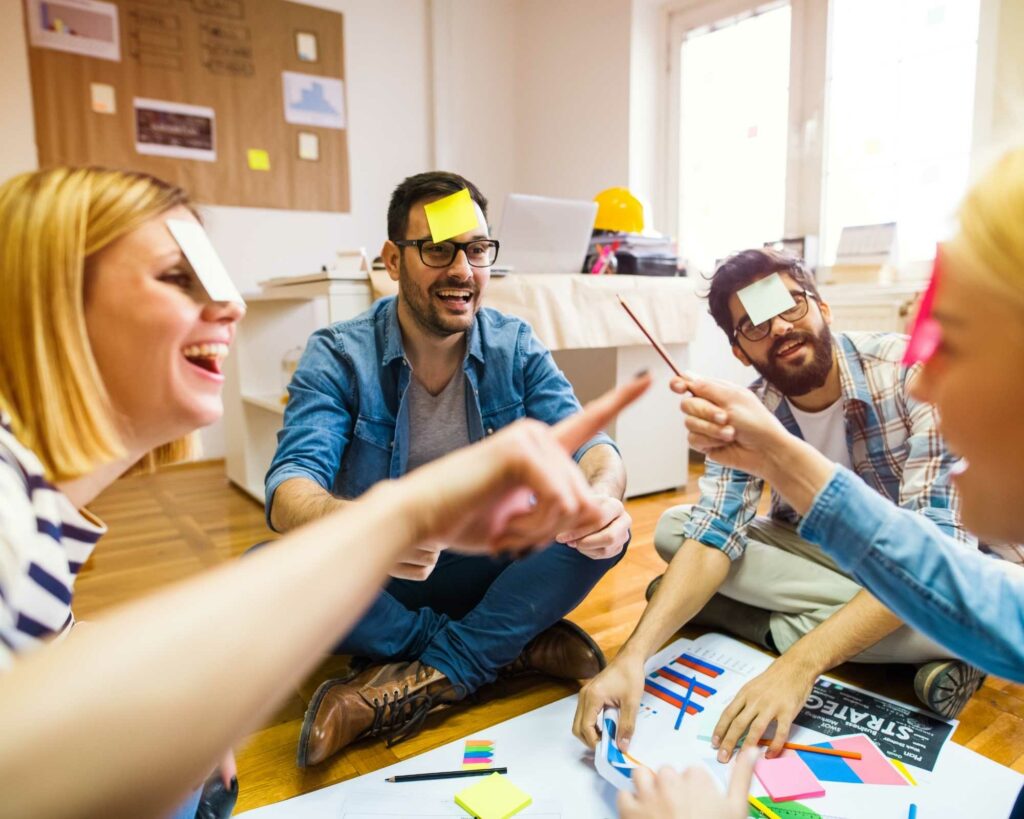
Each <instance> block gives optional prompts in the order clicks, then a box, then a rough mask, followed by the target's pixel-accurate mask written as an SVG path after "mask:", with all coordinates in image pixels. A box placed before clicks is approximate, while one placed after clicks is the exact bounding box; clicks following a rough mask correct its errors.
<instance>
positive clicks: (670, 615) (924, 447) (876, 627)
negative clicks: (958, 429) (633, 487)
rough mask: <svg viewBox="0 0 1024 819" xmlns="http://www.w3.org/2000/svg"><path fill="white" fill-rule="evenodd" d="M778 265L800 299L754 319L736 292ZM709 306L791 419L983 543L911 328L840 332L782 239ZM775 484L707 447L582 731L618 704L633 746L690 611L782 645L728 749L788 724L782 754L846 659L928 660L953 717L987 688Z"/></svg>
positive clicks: (590, 701) (587, 736)
mask: <svg viewBox="0 0 1024 819" xmlns="http://www.w3.org/2000/svg"><path fill="white" fill-rule="evenodd" d="M774 274H778V276H779V278H780V279H781V281H782V283H783V284H784V285H785V287H786V289H787V290H788V291H789V293H790V295H791V296H792V299H793V305H792V306H791V307H790V308H789V309H787V310H785V311H784V312H782V313H780V314H778V315H776V316H774V317H772V318H769V319H768V320H767V321H763V322H761V323H760V324H756V325H755V324H753V323H751V321H750V318H749V317H748V316H747V313H746V310H745V309H744V306H743V303H742V301H741V299H740V297H739V296H738V295H737V294H738V293H739V292H740V291H742V290H743V289H744V288H746V287H748V286H749V285H751V284H753V283H754V282H757V281H760V280H761V279H764V278H765V277H767V276H771V275H774ZM708 307H709V310H710V312H711V315H712V316H713V317H714V319H715V322H716V323H717V324H718V326H719V327H720V328H721V329H722V330H723V332H724V333H725V334H726V336H728V338H729V341H730V343H731V345H732V351H733V354H734V355H735V356H736V358H737V359H739V360H740V361H741V362H742V363H743V364H745V365H749V366H753V367H754V369H755V370H757V372H758V373H759V374H760V376H761V378H760V379H758V380H757V381H756V382H754V384H753V385H752V386H751V389H752V390H753V391H754V392H755V393H756V394H757V396H758V397H759V398H760V399H761V401H762V402H763V403H764V404H765V405H766V406H767V407H768V408H769V409H770V410H772V411H773V412H774V413H775V415H776V416H777V417H778V418H779V420H780V421H781V422H782V423H783V425H785V426H786V428H787V429H788V430H789V431H790V432H792V433H793V434H794V435H797V436H799V437H801V438H803V439H804V440H806V441H807V442H808V443H810V444H811V445H812V446H814V447H816V448H817V449H818V450H819V451H821V452H822V453H824V454H825V455H827V456H828V457H829V458H830V459H831V460H832V461H835V462H837V463H841V464H844V465H845V466H847V467H849V468H851V469H853V470H854V471H856V472H857V473H858V474H859V475H860V477H861V478H863V479H864V481H865V482H866V483H867V484H868V485H869V486H873V487H874V488H875V489H876V490H877V491H878V492H880V493H881V494H882V495H884V496H885V497H887V498H889V499H890V500H891V501H892V502H893V503H897V504H899V505H900V506H902V507H904V508H909V509H915V510H917V511H918V512H920V513H921V514H922V515H924V516H926V517H927V518H929V519H930V520H932V521H933V522H934V523H935V524H937V525H938V526H939V527H940V528H941V529H942V530H943V531H944V532H946V533H947V534H949V535H951V536H953V537H955V538H956V539H957V540H959V541H960V542H962V543H963V544H964V546H965V548H972V547H973V548H976V547H977V543H976V541H974V540H973V538H971V537H970V536H969V535H968V534H967V533H966V532H965V531H964V529H963V527H962V526H961V524H960V519H959V515H958V513H957V498H956V494H955V492H954V490H953V486H952V483H951V482H950V477H951V472H950V470H951V469H952V468H953V466H954V463H955V458H954V456H953V455H952V454H951V453H950V452H949V451H948V450H946V448H945V447H944V445H943V443H942V441H941V440H940V438H939V432H938V429H937V423H936V416H935V412H934V409H933V408H932V407H931V406H930V405H927V404H923V403H921V402H919V401H916V400H914V399H913V398H912V397H911V396H910V393H909V388H908V385H909V383H910V381H911V380H912V378H913V377H914V375H915V373H916V371H917V370H916V368H911V369H909V370H908V369H907V368H905V367H903V366H902V363H901V362H902V357H903V352H904V350H905V348H906V336H902V335H899V334H895V333H835V334H833V333H832V332H831V331H830V329H829V324H830V323H831V318H832V317H831V313H830V311H829V307H828V305H827V304H826V303H825V302H824V301H822V299H821V297H820V295H819V294H818V289H817V287H816V285H815V282H814V278H813V277H812V275H811V274H810V272H809V271H808V270H807V269H806V268H804V266H803V265H802V264H801V263H799V262H797V261H795V260H794V259H792V258H789V257H787V256H784V255H781V254H778V253H775V252H772V251H768V250H747V251H744V252H742V253H738V254H736V255H735V256H733V257H731V258H729V259H727V260H726V261H725V262H724V263H723V264H722V265H721V266H720V267H719V268H718V270H717V271H716V273H715V275H714V277H713V278H712V280H711V286H710V289H709V292H708ZM763 489H764V482H763V481H762V480H760V479H759V478H755V477H753V476H751V475H747V474H746V473H743V472H740V471H738V470H734V469H728V468H725V467H723V466H721V465H719V464H716V463H715V462H714V461H713V460H711V459H710V458H708V459H707V461H706V465H705V473H704V477H703V478H701V481H700V491H701V494H700V499H699V500H698V502H697V503H696V504H695V505H692V506H677V507H674V508H671V509H669V510H668V511H667V512H665V513H664V514H663V515H662V517H661V519H660V520H659V522H658V526H657V529H656V531H655V536H654V544H655V548H656V549H657V551H658V553H659V554H660V555H661V556H662V558H664V560H665V561H666V562H668V563H669V568H668V571H667V572H666V573H665V574H664V575H663V576H661V577H658V578H655V580H654V581H653V582H652V583H651V585H650V587H649V588H648V591H647V597H648V600H649V601H650V603H649V605H648V606H647V610H646V611H645V612H644V614H643V616H642V617H641V619H640V622H639V623H638V624H637V627H636V629H635V630H634V632H633V634H632V635H631V636H630V638H629V640H628V641H627V642H626V644H625V646H623V648H622V650H621V651H620V652H619V654H618V655H617V656H616V658H615V660H613V661H612V662H611V663H610V664H609V666H608V667H607V668H606V669H605V670H604V671H603V672H602V673H601V674H599V675H598V676H597V677H596V678H595V679H593V680H592V681H591V682H590V683H589V684H588V685H587V686H586V687H585V688H584V689H583V691H582V692H581V694H580V703H579V706H578V709H577V713H576V720H575V725H574V731H575V733H576V735H577V736H579V737H580V738H581V739H582V740H583V741H584V742H586V743H587V744H589V745H591V746H592V745H593V744H594V743H595V742H596V739H597V735H596V732H595V729H594V724H595V718H596V716H597V714H598V712H599V711H600V709H601V708H602V707H603V706H605V705H615V706H618V707H620V708H621V711H622V725H621V728H620V734H619V736H620V738H621V737H622V736H625V737H626V738H627V744H628V738H629V737H631V736H632V733H633V727H634V725H635V718H636V711H637V707H638V703H639V700H640V697H641V694H642V692H643V685H644V671H643V665H644V662H645V661H646V660H647V658H648V657H650V656H651V655H652V654H654V653H655V652H656V651H657V650H658V649H659V648H661V646H662V645H663V644H664V643H665V642H666V641H667V640H668V639H669V638H670V637H671V636H672V635H673V634H674V633H675V632H676V631H677V630H678V629H679V628H680V627H682V626H683V625H684V624H686V623H688V622H690V623H694V624H698V625H701V626H704V627H707V628H710V629H713V630H719V631H727V632H730V633H732V634H735V635H737V636H739V637H742V638H744V639H746V640H749V641H750V642H753V643H756V644H758V645H760V646H762V647H764V648H767V649H770V650H772V651H777V652H779V653H780V654H781V656H780V657H779V659H777V660H776V661H775V662H774V663H773V664H772V665H771V666H770V668H769V669H768V670H767V671H766V672H764V673H763V674H761V675H760V676H758V677H757V678H755V679H754V680H752V681H751V682H749V683H748V684H747V685H746V686H745V687H744V688H743V689H742V690H741V691H740V693H739V694H738V695H737V696H736V698H735V699H734V700H733V701H732V703H731V704H730V705H729V706H728V707H727V708H726V709H725V711H724V713H723V714H722V717H721V719H719V720H718V723H717V727H716V728H715V729H714V732H713V735H714V736H715V737H717V741H716V742H715V743H714V744H715V746H716V747H719V748H720V752H719V758H720V759H721V760H722V761H724V760H727V759H728V756H729V753H730V752H731V751H732V749H733V748H734V747H735V746H736V744H737V742H738V741H739V739H740V738H741V737H742V736H744V735H745V734H747V732H748V731H749V734H750V737H753V738H754V739H755V741H756V739H757V738H760V737H761V736H762V735H763V734H764V732H765V730H766V729H767V728H768V727H769V726H770V725H771V724H772V723H773V722H774V723H776V731H775V734H774V736H775V740H774V741H773V743H772V746H771V750H772V752H773V755H774V754H775V753H778V752H779V751H780V750H781V747H782V743H783V742H785V740H786V737H787V736H788V734H789V731H790V727H791V724H792V722H793V719H794V717H796V715H797V713H798V712H799V711H800V709H801V708H802V707H803V705H804V702H805V701H806V699H807V697H808V695H809V694H810V692H811V687H812V686H813V684H814V682H815V680H816V679H817V678H818V676H819V675H821V674H823V673H825V672H826V671H828V670H829V669H831V668H833V667H834V666H836V665H838V664H839V663H842V662H846V661H847V660H854V661H858V662H873V663H913V664H918V665H921V668H920V669H919V670H918V672H917V675H916V678H915V690H916V692H917V695H918V697H919V698H920V699H921V701H922V702H923V703H924V704H925V705H927V706H928V707H929V708H931V709H932V710H934V711H936V712H938V713H940V714H943V715H944V716H947V717H953V716H955V715H956V714H957V713H958V712H959V711H960V709H961V708H962V707H963V705H964V704H965V703H966V701H967V699H968V698H969V697H970V695H971V694H973V693H974V691H975V690H976V689H977V688H978V686H979V685H980V683H981V675H980V673H979V672H978V671H977V669H974V668H972V667H970V666H967V665H965V664H964V663H961V662H959V661H956V660H952V659H947V658H950V654H949V653H948V652H947V651H946V650H945V649H943V648H941V647H940V646H939V645H938V644H936V643H934V642H932V641H931V640H929V639H928V638H926V637H924V636H923V635H921V634H920V633H918V632H916V631H914V630H912V629H911V628H909V627H908V626H905V625H904V624H903V623H902V621H900V620H899V619H898V618H897V617H896V616H895V615H893V614H892V613H891V612H889V610H888V609H886V608H885V607H884V606H882V604H881V603H879V602H878V601H876V600H875V599H874V598H873V597H871V595H869V594H868V593H867V592H866V591H864V590H863V589H861V588H860V587H859V586H857V585H856V583H854V581H853V580H851V579H850V578H849V577H848V576H847V575H845V574H843V573H842V572H841V571H840V570H839V568H838V567H837V566H836V565H835V563H833V562H832V561H831V559H829V558H828V557H827V556H826V555H825V554H824V553H822V552H821V550H820V549H818V548H817V547H815V546H814V545H812V544H810V543H808V542H807V541H804V540H803V539H802V538H800V537H799V536H798V535H797V533H796V526H797V524H798V523H799V521H800V518H799V516H798V515H797V514H796V512H795V511H794V510H793V509H792V508H790V507H789V506H788V505H787V504H786V503H785V502H784V501H783V500H782V499H781V498H780V497H778V496H777V495H775V494H774V493H773V494H772V499H771V509H770V512H769V515H768V516H767V517H758V516H757V509H758V505H759V503H760V502H761V496H762V491H763ZM850 514H851V515H856V514H857V510H856V509H851V510H850ZM862 727H863V726H862ZM851 730H853V728H852V727H851ZM620 746H621V741H620Z"/></svg>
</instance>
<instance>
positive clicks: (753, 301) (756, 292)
mask: <svg viewBox="0 0 1024 819" xmlns="http://www.w3.org/2000/svg"><path fill="white" fill-rule="evenodd" d="M736 295H737V296H738V297H739V300H740V304H742V305H743V309H744V310H746V311H747V318H749V319H750V323H751V324H760V323H761V322H762V321H768V319H770V318H773V317H775V316H777V315H778V314H779V313H784V312H786V311H787V310H788V309H789V308H790V307H795V306H796V302H795V301H794V300H793V296H792V295H791V294H790V292H789V289H788V288H787V287H786V283H785V282H783V281H782V277H781V276H779V274H778V273H772V275H770V276H766V277H765V278H763V279H758V280H757V281H756V282H754V283H753V284H751V285H748V286H747V287H744V288H743V289H742V290H740V291H739V292H737V293H736Z"/></svg>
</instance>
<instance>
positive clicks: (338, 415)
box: [266, 296, 615, 525]
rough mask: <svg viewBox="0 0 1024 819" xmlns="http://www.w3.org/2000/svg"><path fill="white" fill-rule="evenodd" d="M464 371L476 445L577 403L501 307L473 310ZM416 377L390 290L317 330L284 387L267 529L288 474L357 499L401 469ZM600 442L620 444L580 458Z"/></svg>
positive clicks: (550, 362) (542, 352)
mask: <svg viewBox="0 0 1024 819" xmlns="http://www.w3.org/2000/svg"><path fill="white" fill-rule="evenodd" d="M462 367H463V370H464V371H465V374H466V386H467V389H466V419H467V422H468V424H469V440H470V441H471V442H476V441H479V440H480V439H481V438H483V437H484V436H485V435H490V434H491V433H493V432H495V431H496V430H499V429H501V428H502V427H505V426H508V425H509V424H511V423H512V422H513V421H516V420H518V419H519V418H524V417H528V418H535V419H537V420H540V421H544V422H546V423H548V424H554V423H557V422H558V421H561V420H562V419H563V418H566V417H568V416H570V415H572V414H574V413H576V412H578V411H579V409H580V404H579V401H577V400H576V396H575V395H574V394H573V391H572V387H571V385H570V384H569V382H568V381H567V380H566V378H565V376H564V375H562V372H561V370H559V369H558V367H557V366H556V365H555V362H554V359H553V358H552V357H551V353H550V352H549V351H548V350H547V349H546V348H545V347H544V346H543V345H542V344H541V343H540V341H539V340H538V339H537V337H536V336H535V335H534V334H533V330H532V329H531V327H530V325H529V324H527V323H526V322H524V321H522V320H521V319H517V318H514V317H512V316H506V315H504V314H502V313H499V312H498V311H497V310H493V309H490V308H487V307H484V308H481V309H480V310H479V311H478V312H477V314H476V317H475V319H474V321H473V325H472V327H471V328H470V330H469V331H468V338H467V344H466V356H465V358H464V359H463V363H462ZM411 373H412V369H411V368H410V366H409V362H408V361H407V360H406V358H405V352H404V350H403V347H402V333H401V330H400V328H399V324H398V300H397V298H395V297H393V296H392V297H388V298H384V299H380V300H379V301H377V302H376V303H375V304H373V305H372V306H371V307H370V309H369V310H367V311H366V312H365V313H363V314H361V315H359V316H356V317H355V318H353V319H350V320H349V321H342V322H338V323H337V324H334V325H331V326H330V327H325V328H323V329H322V330H318V331H317V332H315V333H313V335H312V336H311V337H310V339H309V342H308V343H307V345H306V349H305V352H304V353H303V354H302V358H301V359H300V360H299V365H298V368H297V369H296V371H295V375H294V377H293V378H292V381H291V384H289V385H288V396H289V398H288V406H287V407H286V409H285V413H284V428H283V429H282V430H281V431H280V432H278V434H277V452H276V453H275V455H274V460H273V462H272V463H271V464H270V469H269V470H268V472H267V477H266V511H267V523H268V525H269V523H270V509H271V506H272V504H273V500H274V492H275V491H276V490H277V487H278V486H280V485H281V483H282V482H284V481H286V480H288V479H289V478H295V477H303V478H308V479H310V480H312V481H315V482H316V483H318V484H320V486H322V487H324V489H327V490H329V491H330V492H331V493H333V494H334V495H335V496H337V497H340V498H356V497H358V496H359V495H361V494H362V493H363V492H365V491H366V490H367V489H369V488H370V487H371V486H373V484H375V483H377V482H378V481H381V480H384V479H386V478H398V477H401V476H402V475H404V474H405V472H406V463H407V460H408V455H409V402H408V399H407V397H406V392H407V389H408V387H409V378H410V377H411ZM595 444H609V445H611V446H612V447H614V446H615V445H614V443H613V442H612V440H611V438H609V437H608V436H607V435H605V434H604V433H599V434H598V435H596V436H594V437H593V438H591V439H590V440H589V441H588V442H587V443H585V444H584V445H583V446H582V447H580V449H579V450H577V452H576V454H575V457H576V460H577V461H579V459H580V458H582V457H583V455H584V454H585V453H586V452H587V450H589V449H590V448H591V447H592V446H594V445H595Z"/></svg>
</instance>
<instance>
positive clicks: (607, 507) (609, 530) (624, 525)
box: [555, 495, 633, 560]
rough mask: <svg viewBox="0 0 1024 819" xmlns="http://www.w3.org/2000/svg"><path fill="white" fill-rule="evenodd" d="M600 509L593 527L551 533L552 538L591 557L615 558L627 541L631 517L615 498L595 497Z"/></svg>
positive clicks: (631, 522)
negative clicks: (553, 536) (598, 516)
mask: <svg viewBox="0 0 1024 819" xmlns="http://www.w3.org/2000/svg"><path fill="white" fill-rule="evenodd" d="M595 501H596V502H597V505H598V506H599V508H600V510H601V516H600V518H598V521H597V523H596V526H595V528H590V527H585V528H579V529H570V530H569V531H567V532H561V533H559V534H558V535H556V536H555V540H557V541H558V542H559V543H564V544H565V545H566V546H571V547H572V548H573V549H576V550H577V551H578V552H579V553H580V554H583V555H586V556H587V557H589V558H591V559H592V560H604V559H606V558H609V557H615V555H617V554H618V553H619V552H621V551H622V548H623V547H624V546H625V545H626V541H627V540H629V527H630V526H632V524H633V519H632V518H631V517H630V516H629V513H628V512H627V511H626V507H625V506H623V505H622V501H620V500H619V499H618V498H612V497H609V496H607V495H599V496H597V497H596V498H595Z"/></svg>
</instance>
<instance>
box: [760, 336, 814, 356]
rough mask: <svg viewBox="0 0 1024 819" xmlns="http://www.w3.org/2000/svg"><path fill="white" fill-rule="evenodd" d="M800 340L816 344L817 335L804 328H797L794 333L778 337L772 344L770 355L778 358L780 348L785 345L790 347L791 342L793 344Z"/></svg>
mask: <svg viewBox="0 0 1024 819" xmlns="http://www.w3.org/2000/svg"><path fill="white" fill-rule="evenodd" d="M798 341H800V342H805V343H810V344H814V342H815V337H814V335H813V334H812V333H805V332H803V331H802V330H797V331H795V332H792V333H786V335H784V336H783V337H782V338H780V339H778V340H777V341H776V342H775V343H774V344H772V346H771V349H770V350H769V351H768V355H769V356H771V357H772V358H776V357H777V356H778V354H779V350H781V349H782V348H783V347H788V346H789V345H790V344H793V343H795V342H798Z"/></svg>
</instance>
